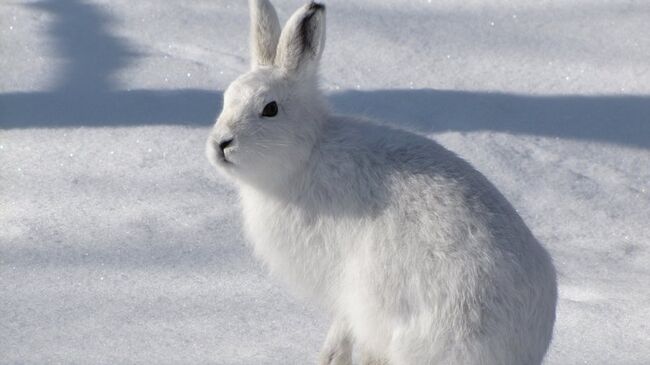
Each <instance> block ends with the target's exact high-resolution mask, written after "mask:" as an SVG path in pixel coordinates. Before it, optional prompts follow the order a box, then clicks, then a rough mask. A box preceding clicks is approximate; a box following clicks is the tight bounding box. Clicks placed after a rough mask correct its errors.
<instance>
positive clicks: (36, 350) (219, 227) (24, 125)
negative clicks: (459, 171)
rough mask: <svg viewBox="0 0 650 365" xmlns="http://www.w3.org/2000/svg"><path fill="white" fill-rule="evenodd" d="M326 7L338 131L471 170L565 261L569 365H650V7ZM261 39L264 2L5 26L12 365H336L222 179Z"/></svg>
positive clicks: (17, 8)
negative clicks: (256, 245)
mask: <svg viewBox="0 0 650 365" xmlns="http://www.w3.org/2000/svg"><path fill="white" fill-rule="evenodd" d="M275 3H276V5H277V8H278V13H279V15H280V17H281V18H283V19H287V17H288V16H289V15H290V13H291V12H292V11H293V10H294V9H296V8H297V7H298V6H299V5H300V4H301V3H302V2H301V1H296V0H290V1H280V0H276V1H275ZM327 5H328V9H329V10H328V45H327V49H326V52H325V56H324V64H323V68H322V74H323V88H324V89H325V90H326V91H327V92H328V93H329V95H330V99H331V102H332V105H333V106H334V108H335V109H337V110H338V111H340V112H345V113H354V114H362V115H366V116H369V117H373V118H378V119H382V120H385V121H388V122H391V123H394V124H397V125H400V126H402V127H405V128H408V129H411V130H414V131H416V132H418V133H421V134H424V135H427V136H431V137H433V138H436V139H437V140H438V141H440V142H441V143H443V144H444V145H445V146H447V147H448V148H450V149H452V150H454V151H456V152H457V153H459V154H460V155H462V156H463V157H465V158H466V159H468V160H469V161H471V162H472V163H473V164H474V165H475V166H477V167H478V168H479V170H481V171H482V172H483V173H485V174H486V175H487V176H488V177H489V178H490V179H491V180H493V181H494V182H495V184H496V185H497V186H498V187H499V188H500V189H501V190H502V191H503V192H504V193H505V195H506V196H507V197H509V198H510V199H511V201H512V202H513V204H514V206H515V207H517V209H518V210H519V212H520V213H521V215H522V216H523V217H524V219H525V220H526V221H527V222H528V223H529V225H530V227H531V229H532V230H533V231H534V233H535V234H536V235H537V237H538V238H539V239H540V240H541V241H542V242H543V243H544V244H545V245H546V247H548V249H549V250H550V251H551V253H552V255H553V257H554V260H555V263H556V265H557V269H558V271H559V285H560V301H559V312H558V320H557V324H556V331H555V338H554V341H553V344H552V347H551V350H550V352H549V354H548V357H547V361H546V363H547V364H558V365H563V364H650V304H649V303H650V224H648V221H649V220H650V219H649V218H650V72H649V70H650V63H649V60H650V37H648V34H650V21H648V19H650V3H649V2H647V1H624V0H613V1H588V0H551V1H533V0H530V1H524V0H521V1H519V0H494V1H489V2H485V1H479V0H470V1H462V0H434V1H431V0H408V1H407V0H391V1H388V0H386V1H378V0H374V1H373V0H355V1H344V0H339V1H334V0H328V1H327ZM247 36H248V14H247V7H246V2H245V1H228V0H221V1H220V0H194V1H175V2H172V1H165V2H162V1H154V0H139V1H129V0H101V1H80V0H52V1H19V0H6V1H2V2H1V3H0V50H1V51H0V52H1V55H0V71H1V73H0V363H2V364H18V363H20V364H46V363H62V364H73V363H77V364H117V363H119V364H308V363H314V362H315V359H316V354H317V352H318V350H319V347H320V343H321V341H322V340H323V338H324V335H325V330H326V328H327V322H328V319H327V318H326V317H325V316H324V314H323V313H322V312H321V311H320V309H319V308H317V307H316V306H315V305H313V304H311V303H306V302H303V301H302V300H300V299H298V298H295V297H293V296H292V295H291V294H290V293H288V291H287V290H285V288H284V287H283V286H282V284H280V283H277V282H275V281H273V280H272V279H270V278H268V277H267V275H266V274H265V272H264V269H263V268H262V267H261V266H260V265H259V264H258V263H256V262H255V261H254V260H253V259H252V258H251V255H250V249H249V248H248V246H247V245H246V243H245V241H244V239H243V237H242V234H241V222H240V218H239V208H238V201H237V195H236V192H235V190H234V189H233V187H232V186H230V185H228V184H227V183H226V182H224V181H223V180H222V179H221V178H220V177H219V175H217V174H216V173H215V172H214V171H213V170H212V169H211V168H210V166H209V165H208V162H207V161H206V159H205V158H204V156H203V146H204V140H205V138H206V136H207V132H208V129H209V127H210V125H211V124H212V122H213V120H214V117H215V116H216V114H217V113H218V111H219V110H220V103H221V101H220V99H221V93H222V91H223V90H224V88H225V87H227V85H228V83H229V82H230V81H231V80H233V79H234V78H235V77H236V76H237V75H239V74H241V73H242V72H244V71H246V70H247V68H248V41H247Z"/></svg>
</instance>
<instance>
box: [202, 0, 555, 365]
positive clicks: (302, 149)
mask: <svg viewBox="0 0 650 365" xmlns="http://www.w3.org/2000/svg"><path fill="white" fill-rule="evenodd" d="M250 3H251V7H252V8H253V9H252V13H253V14H255V15H254V16H253V17H252V20H253V22H254V24H253V26H252V28H251V29H254V30H255V29H258V30H259V29H265V28H268V27H265V26H259V25H258V24H256V23H255V22H262V23H264V24H275V23H276V22H277V18H276V15H275V12H274V11H273V7H272V6H271V4H270V3H268V1H266V0H251V2H250ZM260 19H262V20H260ZM278 24H279V23H278ZM324 24H325V10H324V8H323V7H322V6H315V5H313V4H310V5H306V6H305V7H303V8H301V9H299V10H298V11H297V12H296V13H295V14H294V15H293V16H292V17H291V19H290V20H289V22H288V24H287V25H286V26H285V28H284V29H283V30H282V33H281V35H280V36H279V41H277V40H274V39H271V40H269V37H259V36H256V35H255V34H253V43H254V47H253V48H254V49H255V48H256V47H257V48H258V50H257V51H254V52H253V57H254V60H253V65H254V67H253V70H252V71H251V72H249V73H247V74H245V75H243V76H241V77H240V78H238V79H237V80H235V81H234V82H233V83H232V85H230V87H229V88H228V90H227V91H226V93H225V96H224V109H223V112H222V113H221V115H220V116H219V119H218V121H217V123H216V125H215V127H214V130H213V132H212V133H211V135H210V138H209V139H208V143H207V155H208V157H209V158H210V160H211V161H212V162H213V163H214V164H215V166H216V167H217V169H218V170H219V171H221V172H223V173H224V174H225V175H226V176H228V177H230V178H231V179H232V180H233V181H235V182H236V184H237V185H238V186H239V189H240V194H241V201H242V206H243V217H244V223H245V230H246V234H247V236H248V238H249V239H250V240H251V241H252V243H253V245H254V251H255V255H256V256H258V257H259V258H260V259H261V260H262V261H263V262H265V263H266V264H267V265H268V268H269V269H270V271H271V272H272V273H273V274H275V275H278V276H279V277H281V278H282V279H284V280H285V281H287V282H288V283H290V284H291V285H292V286H293V287H295V288H296V289H298V290H299V291H300V292H302V293H306V294H308V295H310V296H312V297H314V298H317V299H319V300H320V301H321V302H322V303H323V304H324V305H325V307H326V308H328V309H329V310H330V311H331V313H332V316H333V318H335V319H334V321H333V325H332V328H331V329H330V332H329V334H328V336H327V340H326V342H325V345H324V348H323V354H322V358H321V363H322V364H351V363H352V355H351V354H352V346H353V345H354V346H356V347H357V348H359V349H360V351H361V352H362V353H363V358H364V359H365V360H364V363H365V364H391V365H407V364H410V365H416V364H418V365H419V364H450V365H451V364H458V365H461V364H462V365H473V364H486V365H490V364H494V365H497V364H498V365H510V364H511V365H529V364H540V363H541V361H542V359H543V357H544V354H545V352H546V350H547V348H548V346H549V343H550V340H551V335H552V330H553V324H554V320H555V305H556V297H557V293H556V291H557V289H556V282H555V272H554V269H553V265H552V263H551V259H550V257H549V255H548V254H547V253H546V251H545V250H544V249H543V247H542V246H541V245H540V244H539V243H538V242H537V240H536V239H535V238H534V237H533V235H532V234H531V232H530V231H529V230H528V228H527V227H526V225H525V224H524V222H523V221H522V219H521V218H520V217H519V216H518V215H517V213H516V212H515V210H514V209H513V208H512V206H511V205H510V204H509V203H508V202H507V201H506V200H505V198H504V197H503V196H502V195H501V194H500V193H499V192H498V191H497V190H496V188H494V186H493V185H492V184H491V183H490V182H489V181H487V180H486V179H485V177H484V176H483V175H481V174H480V173H479V172H477V171H476V170H475V169H474V168H473V167H472V166H470V165H469V164H468V163H467V162H465V161H464V160H462V159H461V158H459V157H457V156H456V155H454V154H453V153H452V152H450V151H448V150H446V149H445V148H443V147H442V146H440V145H438V144H437V143H435V142H433V141H431V140H430V139H427V138H423V137H420V136H417V135H415V134H411V133H408V132H405V131H401V130H397V129H392V128H390V127H386V126H381V125H377V124H374V123H371V122H366V121H362V120H358V119H354V118H348V117H338V116H332V115H330V114H329V113H328V111H327V108H326V106H325V102H324V98H323V96H322V94H321V93H320V91H319V90H318V85H317V65H318V62H319V60H320V57H321V54H322V50H323V44H324V40H325V38H324V34H325V29H324V26H325V25H324ZM271 28H272V27H271ZM301 32H303V33H301ZM273 37H277V35H274V36H273ZM275 44H277V50H274V49H272V47H275ZM264 47H266V48H267V49H265V50H262V51H260V50H259V49H260V48H264ZM260 54H264V55H269V54H274V55H276V56H275V59H274V61H273V64H269V63H268V62H267V63H265V62H266V61H264V59H262V60H261V61H260V59H257V58H259V57H260V56H259V55H260ZM271 101H276V102H277V104H278V106H279V113H278V115H277V116H275V117H272V118H270V117H262V116H261V112H262V110H263V108H264V106H265V105H266V104H267V103H269V102H271ZM231 138H232V139H233V142H232V143H231V144H230V145H229V146H228V147H227V148H226V149H225V150H224V156H225V158H226V159H227V161H225V160H224V159H222V158H221V157H220V151H219V148H218V144H219V142H221V141H223V140H226V139H231Z"/></svg>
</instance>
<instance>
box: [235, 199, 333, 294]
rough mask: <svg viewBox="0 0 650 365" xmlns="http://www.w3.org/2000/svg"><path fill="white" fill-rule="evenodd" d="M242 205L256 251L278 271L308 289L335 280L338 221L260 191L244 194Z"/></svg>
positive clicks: (247, 234) (269, 266) (280, 274)
mask: <svg viewBox="0 0 650 365" xmlns="http://www.w3.org/2000/svg"><path fill="white" fill-rule="evenodd" d="M242 208H243V218H244V229H245V232H246V236H247V238H248V240H249V241H250V242H251V243H252V244H253V248H254V252H255V255H256V256H257V257H258V258H259V259H260V260H261V261H263V262H264V263H265V264H266V266H267V267H268V268H269V269H270V271H271V272H272V273H273V274H274V275H276V276H279V277H281V278H282V279H283V280H285V281H287V282H288V283H289V284H290V285H292V286H295V287H297V288H298V289H300V290H301V291H305V292H315V293H316V292H318V291H319V290H321V289H322V287H323V286H324V285H325V283H329V284H331V280H332V277H336V276H337V275H336V270H337V269H338V266H340V265H339V263H340V260H341V258H340V244H341V237H339V236H340V235H339V233H338V231H339V230H338V229H337V225H336V222H334V221H333V220H332V219H328V218H327V217H315V216H313V215H310V214H308V212H305V211H304V210H303V209H301V208H299V207H295V206H291V205H287V204H283V203H280V202H277V201H273V200H271V199H267V198H265V197H263V196H259V195H257V194H242Z"/></svg>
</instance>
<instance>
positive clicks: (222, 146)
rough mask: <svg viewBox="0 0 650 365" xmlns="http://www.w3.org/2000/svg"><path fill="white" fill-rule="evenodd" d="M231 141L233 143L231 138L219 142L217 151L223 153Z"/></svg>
mask: <svg viewBox="0 0 650 365" xmlns="http://www.w3.org/2000/svg"><path fill="white" fill-rule="evenodd" d="M232 141H233V138H228V139H224V140H223V141H221V142H219V149H220V150H221V152H223V151H224V150H225V149H226V148H228V146H230V144H231V143H232Z"/></svg>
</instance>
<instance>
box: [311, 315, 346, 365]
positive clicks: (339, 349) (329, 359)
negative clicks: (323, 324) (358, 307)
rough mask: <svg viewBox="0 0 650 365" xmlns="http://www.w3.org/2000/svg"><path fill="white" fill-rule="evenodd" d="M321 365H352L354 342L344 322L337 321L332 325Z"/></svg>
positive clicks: (322, 354)
mask: <svg viewBox="0 0 650 365" xmlns="http://www.w3.org/2000/svg"><path fill="white" fill-rule="evenodd" d="M319 365H352V341H351V339H350V334H349V331H348V326H347V323H345V322H344V321H341V320H336V321H334V323H332V326H331V327H330V329H329V332H328V333H327V339H326V340H325V344H324V345H323V350H322V352H321V358H320V362H319Z"/></svg>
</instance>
